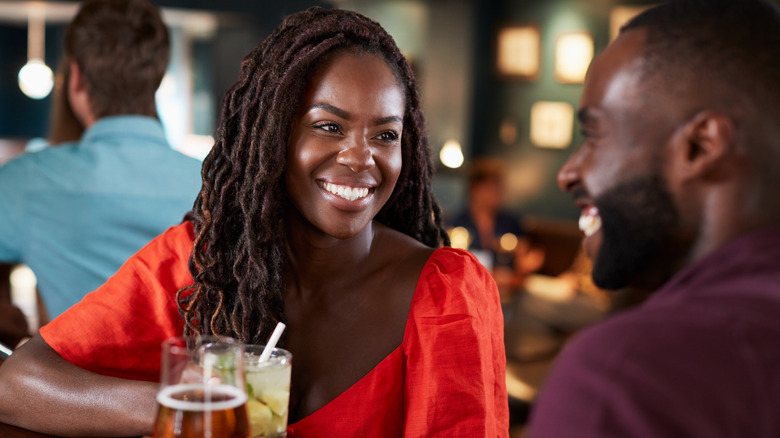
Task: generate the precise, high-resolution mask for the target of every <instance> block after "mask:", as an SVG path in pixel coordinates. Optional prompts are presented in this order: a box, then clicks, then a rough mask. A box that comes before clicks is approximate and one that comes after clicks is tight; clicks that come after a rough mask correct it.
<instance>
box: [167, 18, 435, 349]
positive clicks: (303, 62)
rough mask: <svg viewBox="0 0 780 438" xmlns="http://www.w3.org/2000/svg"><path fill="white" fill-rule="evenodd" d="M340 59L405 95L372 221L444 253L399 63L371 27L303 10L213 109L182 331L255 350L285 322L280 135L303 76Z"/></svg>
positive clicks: (286, 132) (256, 53)
mask: <svg viewBox="0 0 780 438" xmlns="http://www.w3.org/2000/svg"><path fill="white" fill-rule="evenodd" d="M346 50H352V51H358V52H361V53H372V54H376V55H378V56H381V57H382V59H384V60H385V61H386V63H387V65H388V66H389V68H390V69H391V71H393V73H394V74H395V77H396V78H397V79H398V83H399V85H400V87H401V88H402V89H403V90H404V93H405V96H406V102H405V111H404V120H403V134H402V136H401V153H402V157H403V158H402V160H403V164H402V170H401V174H400V176H399V178H398V182H397V183H396V186H395V189H394V191H393V194H392V196H391V197H390V199H389V200H388V201H387V203H386V204H385V206H384V207H383V208H382V209H381V211H380V212H379V213H378V214H377V216H376V220H377V221H378V222H381V223H383V224H385V225H387V226H388V227H390V228H393V229H395V230H397V231H400V232H402V233H404V234H406V235H408V236H411V237H413V238H415V239H417V240H418V241H420V242H422V243H423V244H425V245H428V246H430V247H434V248H435V247H438V246H441V245H449V238H448V236H447V233H446V231H445V230H444V228H443V227H442V225H441V210H440V208H439V206H438V204H437V203H436V201H435V199H434V196H433V191H432V188H431V180H432V178H433V165H432V163H431V161H430V150H429V147H428V140H427V137H426V134H425V123H424V118H423V114H422V107H421V103H420V96H419V92H418V90H417V83H416V80H415V77H414V73H413V72H412V69H411V67H410V65H409V63H408V62H407V61H406V59H405V58H404V56H403V55H402V54H401V52H400V50H399V49H398V47H397V46H396V44H395V41H393V39H392V37H391V36H390V35H389V34H388V33H387V32H386V31H385V30H384V29H383V28H382V27H381V26H380V25H379V24H378V23H376V22H374V21H372V20H370V19H368V18H367V17H365V16H363V15H360V14H358V13H356V12H352V11H346V10H339V9H333V10H326V9H323V8H319V7H314V8H310V9H308V10H306V11H303V12H299V13H297V14H294V15H291V16H289V17H287V18H286V19H285V20H284V22H283V23H282V24H281V25H280V26H279V27H277V28H276V29H275V30H274V31H273V32H272V33H271V35H269V36H268V37H267V38H266V39H265V40H264V41H263V42H262V43H261V44H260V45H258V46H257V47H256V48H255V49H254V50H253V51H252V52H251V53H250V54H249V55H247V56H246V58H244V61H243V63H242V65H241V73H240V76H239V78H238V82H237V83H236V84H235V85H234V86H233V88H231V89H230V91H228V93H227V94H226V95H225V98H224V100H223V103H222V112H221V115H220V123H219V127H218V128H217V135H216V139H215V140H216V142H215V144H214V147H213V148H212V150H211V152H210V153H209V155H208V156H207V157H206V159H205V160H204V162H203V188H202V189H201V192H200V194H199V195H198V198H197V199H196V201H195V206H194V208H193V211H192V213H191V214H190V215H188V217H189V218H190V219H191V220H192V221H193V222H194V224H195V242H194V245H193V246H194V247H193V252H192V255H191V258H190V271H191V272H192V274H193V277H194V279H195V284H194V285H192V286H191V287H186V288H184V289H182V290H181V291H180V292H179V297H178V300H179V309H180V312H181V314H182V316H183V318H184V320H185V323H186V327H185V332H186V333H201V334H215V335H222V336H232V337H235V338H238V339H240V340H241V341H243V342H249V343H262V342H265V340H266V339H267V338H268V336H269V335H270V334H271V332H272V331H273V329H274V327H275V326H276V323H277V322H278V321H284V320H285V319H286V318H285V316H284V302H283V299H282V297H283V294H284V291H285V288H286V277H285V273H284V270H285V267H286V259H287V256H286V248H287V240H286V239H287V233H286V228H285V223H284V214H285V211H286V208H289V207H290V206H291V203H290V202H289V199H288V198H289V196H288V195H287V190H286V188H285V183H284V172H285V168H286V166H287V150H288V144H289V139H290V133H291V131H292V125H293V122H294V120H295V117H296V115H297V112H298V110H299V107H300V105H301V101H302V96H303V93H304V91H305V89H306V87H307V86H308V83H309V81H310V79H311V77H312V74H313V72H315V71H316V70H317V68H318V67H319V66H321V65H322V64H323V62H326V61H327V60H328V59H330V57H332V56H333V55H334V54H335V53H340V52H342V51H346Z"/></svg>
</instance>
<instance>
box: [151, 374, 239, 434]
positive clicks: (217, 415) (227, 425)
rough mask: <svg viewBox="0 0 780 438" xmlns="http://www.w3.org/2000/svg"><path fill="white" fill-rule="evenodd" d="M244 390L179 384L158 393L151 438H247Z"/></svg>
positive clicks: (226, 386)
mask: <svg viewBox="0 0 780 438" xmlns="http://www.w3.org/2000/svg"><path fill="white" fill-rule="evenodd" d="M246 400H247V396H246V393H244V392H243V391H241V390H240V389H238V388H236V387H235V386H230V385H204V384H201V383H194V384H180V385H174V386H169V387H166V388H163V389H162V390H161V391H160V392H159V393H158V394H157V403H158V405H159V408H158V411H157V420H156V422H155V426H154V433H153V435H152V436H153V437H154V438H247V437H248V436H249V422H248V420H247V414H246Z"/></svg>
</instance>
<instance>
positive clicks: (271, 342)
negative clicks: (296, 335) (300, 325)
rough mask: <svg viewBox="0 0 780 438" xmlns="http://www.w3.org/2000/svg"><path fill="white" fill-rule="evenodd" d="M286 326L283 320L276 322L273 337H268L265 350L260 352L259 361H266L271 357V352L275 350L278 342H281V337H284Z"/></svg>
mask: <svg viewBox="0 0 780 438" xmlns="http://www.w3.org/2000/svg"><path fill="white" fill-rule="evenodd" d="M285 327H286V326H285V325H284V323H283V322H280V323H278V324H276V328H275V329H274V332H273V333H271V338H270V339H268V343H267V344H265V348H263V352H262V353H261V354H260V359H258V362H265V361H267V360H268V359H269V358H270V357H271V352H273V351H274V347H276V343H277V342H279V338H281V337H282V332H283V331H284V328H285Z"/></svg>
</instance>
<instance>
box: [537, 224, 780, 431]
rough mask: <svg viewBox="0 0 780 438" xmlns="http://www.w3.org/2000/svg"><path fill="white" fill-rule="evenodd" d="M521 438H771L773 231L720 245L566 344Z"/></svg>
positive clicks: (775, 325)
mask: <svg viewBox="0 0 780 438" xmlns="http://www.w3.org/2000/svg"><path fill="white" fill-rule="evenodd" d="M530 437H532V438H546V437H555V438H559V437H577V438H589V437H593V438H596V437H598V438H608V437H653V438H655V437H707V438H714V437H751V438H758V437H780V227H772V228H768V229H764V230H760V231H757V232H754V233H752V234H749V235H746V236H742V237H740V238H737V239H735V240H733V241H731V242H729V243H727V244H725V245H723V246H721V247H720V248H718V249H717V250H716V251H714V252H713V253H711V254H709V255H708V256H706V257H705V258H703V259H701V260H699V261H697V262H696V263H694V264H692V265H690V266H688V267H686V268H685V269H683V270H682V271H680V272H679V273H678V274H677V275H675V276H674V277H673V278H672V279H671V280H670V281H669V282H668V283H667V284H665V285H664V286H663V287H662V288H661V289H659V290H658V291H657V292H656V293H655V294H654V295H653V296H652V297H651V298H650V299H649V300H648V301H646V302H645V303H644V304H643V305H642V306H640V307H639V308H637V309H633V310H629V311H626V312H624V313H622V314H619V315H617V316H615V317H613V318H610V319H609V320H606V321H605V322H603V323H601V324H599V325H597V326H594V327H592V328H590V329H588V330H586V331H584V332H583V333H582V334H581V335H579V336H578V337H577V338H576V339H575V340H573V341H572V342H571V343H570V344H569V345H568V346H567V348H566V349H565V350H564V352H563V353H562V354H561V356H560V357H559V359H558V360H557V362H556V365H555V367H554V369H553V370H552V372H551V374H550V376H549V378H548V382H547V384H546V386H545V388H544V390H543V391H542V393H541V395H540V397H539V399H538V402H537V403H536V405H535V406H534V409H533V412H532V416H531V426H530Z"/></svg>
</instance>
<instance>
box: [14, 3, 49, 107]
mask: <svg viewBox="0 0 780 438" xmlns="http://www.w3.org/2000/svg"><path fill="white" fill-rule="evenodd" d="M44 7H45V6H44V5H43V4H42V3H37V2H31V3H29V9H28V22H27V64H25V65H24V67H22V68H21V70H19V88H20V89H21V90H22V92H23V93H24V94H25V95H27V96H28V97H30V98H32V99H43V98H44V97H46V96H48V95H49V93H51V89H52V88H53V87H54V73H53V72H52V71H51V68H49V66H47V65H46V63H45V62H44V61H43V54H44V45H45V35H46V33H45V32H46V20H45V10H44Z"/></svg>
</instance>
